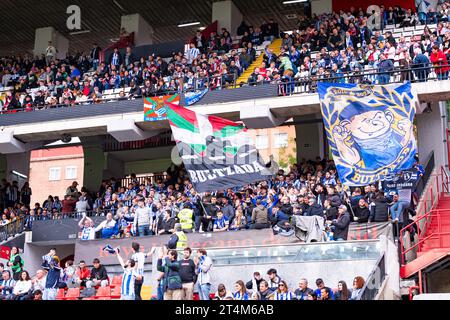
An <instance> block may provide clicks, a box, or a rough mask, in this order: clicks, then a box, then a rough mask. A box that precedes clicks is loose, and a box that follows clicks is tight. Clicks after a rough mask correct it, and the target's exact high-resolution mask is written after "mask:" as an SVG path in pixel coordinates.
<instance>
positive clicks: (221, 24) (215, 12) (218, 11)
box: [212, 1, 243, 35]
mask: <svg viewBox="0 0 450 320" xmlns="http://www.w3.org/2000/svg"><path fill="white" fill-rule="evenodd" d="M242 19H243V15H242V13H241V11H239V9H238V8H237V7H236V6H235V4H234V3H233V1H220V2H213V4H212V21H216V20H217V22H218V26H217V29H218V31H220V29H221V28H226V29H227V30H228V31H229V32H230V34H232V35H235V34H236V30H237V28H238V27H239V25H240V24H241V22H242Z"/></svg>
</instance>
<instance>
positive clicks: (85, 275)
mask: <svg viewBox="0 0 450 320" xmlns="http://www.w3.org/2000/svg"><path fill="white" fill-rule="evenodd" d="M76 277H77V280H76V283H77V284H78V285H79V286H82V287H85V286H86V281H87V280H89V279H90V278H91V271H90V270H89V268H88V267H86V262H84V260H81V261H80V264H79V265H78V269H77V272H76Z"/></svg>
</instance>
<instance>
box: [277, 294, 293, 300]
mask: <svg viewBox="0 0 450 320" xmlns="http://www.w3.org/2000/svg"><path fill="white" fill-rule="evenodd" d="M273 300H294V295H293V294H292V292H285V293H278V292H275V293H274V295H273Z"/></svg>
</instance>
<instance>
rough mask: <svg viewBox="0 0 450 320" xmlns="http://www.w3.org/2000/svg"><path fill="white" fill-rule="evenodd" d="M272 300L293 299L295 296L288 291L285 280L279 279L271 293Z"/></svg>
mask: <svg viewBox="0 0 450 320" xmlns="http://www.w3.org/2000/svg"><path fill="white" fill-rule="evenodd" d="M273 300H295V296H294V294H293V293H292V292H290V291H289V288H288V285H287V283H286V281H284V280H281V281H280V283H279V284H278V288H277V290H276V291H275V292H274V293H273Z"/></svg>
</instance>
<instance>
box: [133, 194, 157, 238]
mask: <svg viewBox="0 0 450 320" xmlns="http://www.w3.org/2000/svg"><path fill="white" fill-rule="evenodd" d="M138 206H139V207H138V208H137V209H136V211H135V213H134V222H133V226H134V230H135V232H136V234H137V235H138V236H139V237H142V236H148V235H151V234H152V233H153V232H152V231H151V230H150V226H151V225H152V224H153V223H152V221H151V219H152V217H153V215H152V214H151V211H150V208H149V207H147V206H145V200H144V198H139V200H138Z"/></svg>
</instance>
